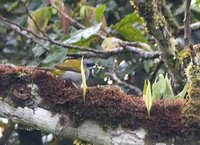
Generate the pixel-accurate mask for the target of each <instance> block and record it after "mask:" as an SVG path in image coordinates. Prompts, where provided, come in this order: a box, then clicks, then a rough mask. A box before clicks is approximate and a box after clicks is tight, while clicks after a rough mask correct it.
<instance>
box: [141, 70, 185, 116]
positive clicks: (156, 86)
mask: <svg viewBox="0 0 200 145" xmlns="http://www.w3.org/2000/svg"><path fill="white" fill-rule="evenodd" d="M151 89H152V90H151ZM187 91H188V83H186V85H185V86H184V88H183V90H182V91H181V92H180V93H179V94H178V95H176V96H175V95H174V93H173V90H172V84H171V80H170V79H169V78H168V76H167V74H166V75H165V77H164V76H163V75H162V74H159V75H158V77H157V78H156V79H155V82H154V83H153V84H152V85H151V83H150V81H149V80H145V82H144V87H143V99H144V102H145V105H146V108H147V111H148V114H149V115H150V110H151V106H152V102H153V101H155V100H160V99H162V98H167V99H177V98H179V99H184V97H185V96H186V94H187Z"/></svg>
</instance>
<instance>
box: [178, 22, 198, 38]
mask: <svg viewBox="0 0 200 145" xmlns="http://www.w3.org/2000/svg"><path fill="white" fill-rule="evenodd" d="M184 28H185V27H184V26H180V29H179V32H178V33H177V34H176V35H175V36H180V35H183V34H184ZM190 29H191V32H195V31H198V30H200V22H196V23H193V24H191V25H190Z"/></svg>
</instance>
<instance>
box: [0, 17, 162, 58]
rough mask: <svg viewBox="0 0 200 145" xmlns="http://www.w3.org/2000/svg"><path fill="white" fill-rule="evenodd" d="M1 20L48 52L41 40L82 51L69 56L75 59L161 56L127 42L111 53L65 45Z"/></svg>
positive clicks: (138, 44) (140, 44) (2, 19)
mask: <svg viewBox="0 0 200 145" xmlns="http://www.w3.org/2000/svg"><path fill="white" fill-rule="evenodd" d="M0 20H1V21H2V22H3V23H5V24H6V26H7V27H10V28H11V29H13V30H15V31H16V32H18V33H19V34H21V35H23V36H25V37H27V38H28V39H31V40H32V41H33V42H36V43H37V44H39V45H41V46H42V47H43V48H45V49H46V50H48V48H47V47H46V46H44V45H43V44H42V43H41V42H40V41H39V40H44V41H47V42H49V43H50V44H53V45H57V46H61V47H63V48H66V49H76V50H80V52H77V53H69V54H68V56H71V57H75V58H80V57H82V56H83V55H84V56H85V57H98V58H104V59H105V58H108V57H111V56H113V55H118V54H121V53H133V54H136V55H138V56H139V57H141V58H143V59H155V58H158V57H159V56H160V53H159V52H158V51H151V52H149V51H145V50H142V49H140V48H137V47H133V46H128V45H126V44H128V43H127V42H122V43H121V44H122V45H123V47H121V48H116V49H111V50H109V51H104V50H96V49H93V48H89V47H87V48H86V47H81V46H76V45H71V44H63V43H62V42H58V41H55V40H52V39H51V38H49V37H45V36H39V35H37V34H35V33H33V32H32V31H30V30H27V29H26V28H24V27H22V26H20V25H18V24H17V23H15V22H12V21H10V20H9V19H6V18H4V17H2V16H1V15H0ZM29 34H31V35H33V36H34V37H32V36H31V35H30V36H29ZM129 44H131V45H136V46H141V47H143V48H147V46H146V45H144V44H142V43H129Z"/></svg>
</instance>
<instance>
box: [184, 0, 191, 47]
mask: <svg viewBox="0 0 200 145" xmlns="http://www.w3.org/2000/svg"><path fill="white" fill-rule="evenodd" d="M190 3H191V0H187V1H186V5H185V18H184V40H185V48H188V47H190V45H191V30H190V16H191V12H190Z"/></svg>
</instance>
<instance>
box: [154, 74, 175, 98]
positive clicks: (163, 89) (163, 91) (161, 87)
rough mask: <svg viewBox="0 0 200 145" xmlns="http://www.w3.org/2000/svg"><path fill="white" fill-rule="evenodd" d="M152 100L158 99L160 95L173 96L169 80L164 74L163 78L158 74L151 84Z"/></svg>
mask: <svg viewBox="0 0 200 145" xmlns="http://www.w3.org/2000/svg"><path fill="white" fill-rule="evenodd" d="M152 92H153V100H158V99H160V98H161V97H167V98H169V99H172V98H174V93H173V89H172V84H171V80H170V79H168V76H167V74H166V76H165V78H164V76H163V75H162V74H159V75H158V77H157V78H156V80H155V82H154V83H153V85H152Z"/></svg>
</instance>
